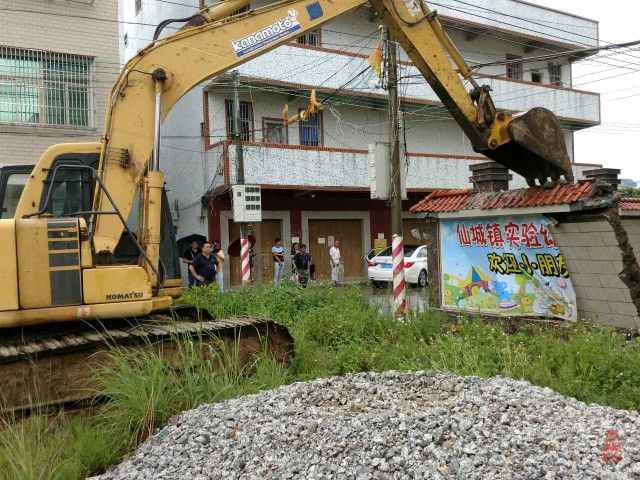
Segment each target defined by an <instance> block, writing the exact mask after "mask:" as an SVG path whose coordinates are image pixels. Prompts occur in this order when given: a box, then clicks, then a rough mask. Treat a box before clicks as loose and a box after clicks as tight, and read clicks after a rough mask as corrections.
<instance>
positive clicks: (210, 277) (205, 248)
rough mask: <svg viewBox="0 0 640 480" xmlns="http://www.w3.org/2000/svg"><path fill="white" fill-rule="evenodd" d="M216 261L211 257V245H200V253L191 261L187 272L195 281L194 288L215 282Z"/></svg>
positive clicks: (209, 243) (213, 256)
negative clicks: (189, 272) (189, 271)
mask: <svg viewBox="0 0 640 480" xmlns="http://www.w3.org/2000/svg"><path fill="white" fill-rule="evenodd" d="M217 267H218V261H217V260H216V256H215V255H213V244H212V243H211V242H204V243H203V244H202V253H201V254H200V255H198V256H197V257H196V258H194V259H193V262H191V265H189V270H191V273H192V274H193V276H194V277H195V279H196V286H197V287H202V286H204V285H210V284H212V283H215V281H216V272H217V270H218V268H217Z"/></svg>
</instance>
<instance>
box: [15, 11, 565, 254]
mask: <svg viewBox="0 0 640 480" xmlns="http://www.w3.org/2000/svg"><path fill="white" fill-rule="evenodd" d="M249 3H250V0H228V1H225V2H221V3H218V4H215V5H213V6H210V7H207V8H205V9H203V10H201V11H200V12H198V13H197V14H196V15H194V16H193V17H192V18H191V19H190V21H189V22H188V23H187V24H186V25H184V27H183V28H182V29H181V30H180V31H178V32H177V33H175V34H173V35H171V36H168V37H165V38H161V39H158V40H155V41H154V42H152V43H151V44H150V45H148V46H147V47H146V48H144V49H143V50H140V51H139V53H138V55H136V56H135V57H133V58H132V59H131V60H129V61H128V62H127V64H126V65H125V67H124V69H123V70H122V72H121V74H120V76H119V77H118V80H117V81H116V84H115V86H114V87H113V89H112V91H111V94H110V97H109V103H108V107H107V116H106V121H105V127H104V135H103V138H102V148H101V158H100V167H99V170H100V172H99V173H100V175H101V178H102V181H103V183H104V185H105V187H106V189H107V191H108V192H109V193H110V194H111V197H112V200H113V203H114V204H115V205H116V206H117V207H118V209H119V210H120V212H121V213H122V215H123V216H124V218H127V215H128V214H129V211H130V210H131V207H132V205H133V202H134V197H135V193H136V189H137V188H138V186H139V185H140V184H141V181H142V180H143V178H145V181H146V182H147V183H148V184H150V183H153V182H156V183H158V181H159V182H160V183H161V176H157V177H155V180H153V179H152V178H151V176H150V174H151V172H153V171H156V170H159V162H158V158H159V148H160V144H159V132H158V131H157V130H156V129H159V125H160V124H161V122H162V120H164V118H165V117H166V115H167V114H168V113H169V111H170V110H171V108H172V107H173V105H175V103H176V102H177V101H178V100H179V99H180V98H181V97H182V96H183V95H185V94H186V93H187V92H188V91H189V90H191V89H192V88H194V87H195V86H196V85H198V84H200V83H202V82H204V81H206V80H208V79H210V78H212V77H214V76H216V75H219V74H221V73H223V72H226V71H228V70H230V69H232V68H234V67H236V66H238V65H240V64H242V63H244V62H247V61H249V60H251V59H253V58H256V57H258V56H259V55H261V54H263V53H265V52H267V51H269V50H272V49H274V48H276V47H278V46H279V45H282V44H284V43H287V42H289V41H291V40H292V39H294V38H296V37H298V36H300V35H302V34H303V33H305V32H307V31H309V30H312V29H315V28H318V27H319V26H320V25H322V24H323V23H325V22H327V21H330V20H332V19H334V18H336V17H338V16H340V15H342V14H345V13H348V12H350V11H352V10H355V9H357V8H359V7H361V6H363V5H365V4H366V3H368V2H367V0H340V1H339V2H338V1H335V0H317V1H315V0H282V1H279V2H276V3H274V4H271V5H267V6H265V7H261V8H259V9H254V10H251V11H250V12H248V13H244V14H242V15H235V16H230V14H232V12H234V11H237V10H238V9H240V8H242V7H244V6H246V5H248V4H249ZM370 3H371V5H373V7H374V8H375V9H376V10H377V12H378V14H379V15H380V17H381V18H382V20H383V22H384V24H385V25H386V26H387V28H389V29H390V30H391V31H392V33H393V35H394V37H395V38H396V39H397V41H398V42H399V43H400V44H401V45H402V46H403V48H404V49H405V51H406V52H407V54H408V55H409V57H410V58H411V60H412V61H413V62H414V63H415V65H416V66H417V68H418V69H419V70H420V72H421V73H422V74H423V76H424V77H425V79H426V80H427V82H428V83H429V84H430V85H431V87H432V88H433V90H434V91H435V93H436V94H437V95H438V97H439V98H440V99H441V101H442V102H443V104H444V105H445V107H446V108H447V109H448V111H449V112H450V113H451V115H452V117H453V118H454V119H455V120H456V121H457V122H458V124H459V125H460V127H461V128H462V130H463V131H464V132H465V134H466V135H467V136H468V137H469V139H470V140H471V143H472V145H473V147H474V149H475V150H476V151H478V152H482V153H483V154H485V155H486V156H488V157H489V158H492V159H494V160H495V161H496V162H498V163H500V164H502V165H505V166H507V167H508V168H510V169H512V170H513V171H515V172H516V173H519V174H521V175H523V176H524V177H525V178H526V179H527V181H528V182H530V183H533V182H534V181H535V180H536V179H537V180H538V181H540V182H542V181H545V180H546V179H547V178H548V177H551V178H552V179H554V180H557V179H559V178H560V177H561V176H562V175H564V176H565V178H566V179H567V180H570V181H571V180H572V176H571V169H570V166H569V157H568V155H567V152H566V147H565V144H564V138H563V135H562V130H561V128H560V125H559V122H558V120H557V118H556V117H555V116H554V115H553V114H552V113H551V112H550V111H548V110H546V109H541V108H538V109H533V110H530V111H529V112H527V113H524V114H514V115H512V114H510V113H508V112H502V111H496V108H495V106H494V105H493V102H492V100H491V97H490V95H489V88H488V87H480V86H478V85H477V84H476V83H475V81H474V80H473V78H472V76H471V71H470V69H469V67H468V65H467V64H466V62H465V61H464V60H463V59H462V57H461V56H460V54H459V53H458V51H457V50H456V49H455V47H454V46H453V44H452V43H451V41H450V40H449V38H448V36H447V35H446V33H445V32H444V31H443V29H442V26H441V24H440V22H439V20H438V17H437V13H436V12H430V11H429V9H428V7H427V6H426V5H425V4H424V3H423V2H420V1H419V0H370ZM447 53H448V54H449V56H450V57H451V59H452V60H453V61H454V63H456V64H457V66H458V71H456V69H454V67H453V66H452V64H451V62H450V60H449V58H448V57H447ZM460 76H462V77H463V78H466V79H468V80H469V81H470V82H471V83H472V85H473V86H474V88H473V90H472V91H471V93H468V92H467V91H466V89H465V87H464V84H463V82H462V80H461V78H460ZM156 119H157V120H158V121H156ZM154 134H155V135H154ZM154 138H155V140H154ZM154 143H155V145H154ZM154 147H155V148H154ZM152 156H153V159H152ZM148 170H149V172H147V171H148ZM145 174H146V176H145ZM158 179H160V180H158ZM34 181H35V179H34ZM30 187H31V186H30V185H27V187H26V188H25V192H26V191H27V190H29V189H30ZM159 187H160V188H161V187H162V185H159ZM155 188H158V185H155ZM29 198H33V195H31V196H29ZM24 200H25V201H24V202H23V199H21V202H20V204H19V206H18V210H17V214H16V216H17V218H18V215H20V216H22V215H24V214H27V213H32V211H33V208H32V206H35V203H33V202H31V201H29V202H27V201H26V199H24ZM151 201H152V202H153V200H151ZM32 203H33V205H32ZM107 210H111V201H110V200H108V198H107V196H106V194H105V192H104V191H102V190H100V189H96V194H95V198H94V211H107ZM93 223H94V224H93V232H92V233H93V237H92V238H93V248H94V252H96V253H100V252H113V251H114V249H115V247H116V245H117V243H118V241H119V240H120V237H121V234H122V231H123V226H122V224H121V222H120V220H119V218H118V217H117V216H115V215H97V216H95V217H94V219H93ZM144 240H145V239H143V241H144Z"/></svg>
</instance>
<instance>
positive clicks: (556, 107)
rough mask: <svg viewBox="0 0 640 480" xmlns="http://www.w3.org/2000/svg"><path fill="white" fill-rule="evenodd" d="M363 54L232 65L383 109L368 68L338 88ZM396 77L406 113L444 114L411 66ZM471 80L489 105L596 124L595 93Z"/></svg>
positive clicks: (295, 54)
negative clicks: (486, 89)
mask: <svg viewBox="0 0 640 480" xmlns="http://www.w3.org/2000/svg"><path fill="white" fill-rule="evenodd" d="M511 1H513V0H511ZM367 53H370V52H369V51H367ZM366 58H367V55H364V54H362V55H361V54H355V53H348V52H342V51H331V50H329V49H325V48H321V47H309V46H304V45H295V44H290V45H284V46H282V47H279V48H277V49H275V50H272V51H271V52H268V53H266V54H264V55H262V56H261V57H258V58H256V59H254V60H252V61H250V62H247V63H246V64H243V65H241V66H239V67H238V68H237V69H238V71H239V73H240V75H241V81H242V82H243V84H244V85H246V86H249V87H250V88H255V89H256V92H260V91H271V92H280V93H283V94H287V95H294V96H301V95H302V96H308V94H309V90H311V89H313V88H316V89H317V91H318V92H319V93H321V92H327V93H331V94H333V93H335V92H336V90H337V89H340V91H339V94H338V95H334V96H333V99H332V100H331V101H332V102H333V103H335V104H336V105H337V106H339V105H340V104H341V103H346V104H350V105H361V106H364V107H379V108H383V107H384V108H386V103H387V94H386V91H384V90H382V89H381V88H376V85H375V83H376V80H377V77H376V76H375V74H374V73H373V72H372V71H369V72H367V73H366V74H364V75H361V76H360V77H358V79H357V80H355V81H352V82H351V83H349V84H348V86H347V87H346V88H341V87H342V86H343V85H344V84H345V83H347V82H348V81H349V80H350V79H352V78H353V77H354V76H356V75H357V74H358V73H360V72H361V71H362V70H363V69H365V67H366V66H367V61H366ZM274 65H289V68H287V69H280V68H278V69H274ZM401 76H402V77H409V78H410V79H412V80H411V81H409V82H407V85H404V84H403V86H402V89H401V92H402V94H403V95H404V97H403V99H404V100H405V109H406V111H407V112H408V113H410V112H412V111H420V112H422V113H429V114H432V115H433V116H434V118H438V117H440V118H448V117H449V112H448V111H447V110H446V109H445V108H444V107H443V105H442V104H441V102H440V100H439V99H438V97H437V95H436V94H435V93H434V91H433V90H432V89H431V87H430V86H429V85H428V84H427V83H426V81H424V80H423V78H422V76H421V74H420V72H419V71H418V69H417V68H416V67H414V66H412V65H410V64H404V65H402V69H401ZM477 80H478V83H480V84H486V85H489V86H490V87H491V89H492V94H491V95H492V98H493V100H494V103H495V104H496V106H497V107H498V108H500V109H505V110H509V111H524V110H528V109H530V108H532V107H545V108H548V109H549V110H551V111H553V112H554V113H555V114H556V115H557V116H558V117H559V119H560V122H561V124H562V125H563V127H564V128H567V129H571V130H579V129H581V128H586V127H589V126H592V125H595V124H599V123H600V95H599V94H597V93H593V92H588V91H583V90H576V89H572V88H565V87H559V86H552V85H544V84H539V83H533V82H529V81H525V80H515V79H509V78H505V77H498V76H490V75H481V74H479V75H477ZM230 82H231V77H230V76H229V75H221V76H219V77H217V78H216V79H214V80H213V81H212V83H211V84H210V85H209V87H207V88H208V89H210V90H212V91H213V90H215V89H216V87H218V88H220V86H221V85H222V86H224V88H225V89H226V88H228V84H229V83H230ZM318 85H321V86H318ZM320 98H322V95H320Z"/></svg>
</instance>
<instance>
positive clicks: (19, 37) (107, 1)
mask: <svg viewBox="0 0 640 480" xmlns="http://www.w3.org/2000/svg"><path fill="white" fill-rule="evenodd" d="M129 3H131V4H133V2H129ZM0 9H1V10H3V12H2V28H1V29H0V45H2V46H5V47H18V48H30V49H38V50H43V51H47V52H55V53H60V54H75V55H83V56H89V57H93V58H94V65H93V72H92V78H91V82H92V86H93V95H92V98H91V99H90V101H91V103H92V104H93V107H92V110H93V112H92V114H91V118H90V119H89V123H90V126H89V127H70V126H47V125H35V124H15V123H11V124H8V123H0V139H1V143H2V148H1V149H0V166H1V165H3V164H5V165H16V164H32V163H36V162H37V160H38V159H39V158H40V156H41V155H42V153H43V152H44V150H46V149H47V148H48V147H50V146H51V145H54V144H57V143H66V142H90V141H99V140H100V137H101V135H102V127H103V124H104V117H105V108H106V102H107V96H108V93H109V91H110V90H111V87H112V86H113V83H114V82H115V79H116V78H117V75H118V74H119V72H120V56H119V46H118V41H119V32H118V25H119V24H118V22H117V21H118V0H100V1H95V2H93V3H92V4H89V3H88V2H87V3H84V2H69V1H64V0H49V1H38V0H23V1H21V2H15V1H12V0H0ZM14 10H28V11H29V12H23V11H14Z"/></svg>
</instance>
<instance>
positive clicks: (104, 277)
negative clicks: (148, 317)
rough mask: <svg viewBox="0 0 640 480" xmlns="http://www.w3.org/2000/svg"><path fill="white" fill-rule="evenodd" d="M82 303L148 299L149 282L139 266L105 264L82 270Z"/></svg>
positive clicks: (149, 295) (149, 292)
mask: <svg viewBox="0 0 640 480" xmlns="http://www.w3.org/2000/svg"><path fill="white" fill-rule="evenodd" d="M82 291H83V292H84V303H87V304H92V303H114V302H133V301H136V300H149V299H150V298H151V283H149V277H148V276H147V273H146V272H145V271H144V269H143V268H141V267H134V266H128V265H127V266H105V267H97V268H92V269H87V270H83V272H82Z"/></svg>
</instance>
